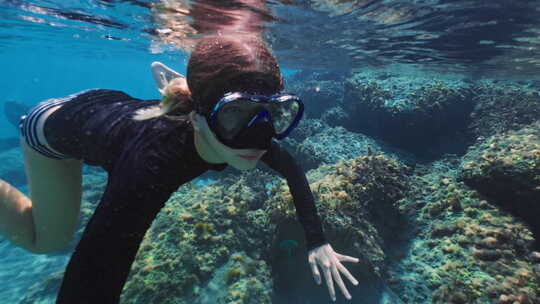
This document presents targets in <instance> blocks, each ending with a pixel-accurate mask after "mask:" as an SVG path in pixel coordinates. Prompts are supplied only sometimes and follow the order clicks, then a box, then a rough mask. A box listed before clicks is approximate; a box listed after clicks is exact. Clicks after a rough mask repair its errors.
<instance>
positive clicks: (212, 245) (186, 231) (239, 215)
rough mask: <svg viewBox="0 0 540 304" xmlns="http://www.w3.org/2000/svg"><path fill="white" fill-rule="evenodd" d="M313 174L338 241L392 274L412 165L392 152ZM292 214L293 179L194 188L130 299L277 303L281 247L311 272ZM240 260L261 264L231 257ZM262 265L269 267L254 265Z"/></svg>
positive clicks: (164, 216) (147, 248)
mask: <svg viewBox="0 0 540 304" xmlns="http://www.w3.org/2000/svg"><path fill="white" fill-rule="evenodd" d="M309 179H310V180H312V181H313V183H312V184H311V187H312V189H313V192H314V194H315V197H316V200H317V202H318V203H319V209H320V214H321V216H322V218H324V227H325V229H326V232H327V234H328V236H329V239H330V240H332V244H333V245H334V248H337V249H336V250H338V249H340V250H342V251H343V252H345V253H348V254H351V255H353V256H362V257H364V260H365V261H366V265H363V268H358V269H356V271H366V269H367V270H368V271H375V272H381V271H383V268H384V259H385V255H384V252H383V248H384V241H383V236H382V235H384V234H387V233H389V232H387V231H386V229H388V227H387V226H388V224H393V225H398V223H399V215H398V214H397V212H396V211H395V208H393V205H392V203H393V202H395V201H396V200H397V199H399V198H400V197H401V193H402V192H403V189H405V188H406V183H407V177H406V168H405V167H404V166H403V165H401V164H400V163H399V162H397V161H396V160H395V159H391V158H388V157H385V156H383V155H373V156H362V157H358V158H356V159H353V160H351V161H345V162H340V163H338V164H336V165H331V166H324V167H322V168H320V169H319V170H314V171H312V172H311V173H310V174H309ZM258 206H260V208H258ZM382 214H384V215H385V217H383V216H382ZM392 214H394V215H392ZM393 216H394V217H393ZM287 221H293V222H296V216H295V209H294V206H293V203H292V197H291V196H290V193H289V189H288V187H287V185H286V183H285V181H283V180H280V179H277V178H276V177H273V176H269V175H266V174H264V173H262V172H261V171H257V170H255V171H250V172H246V173H243V174H242V175H241V176H240V177H239V176H231V177H230V178H226V179H224V180H222V181H221V182H219V183H214V184H212V185H208V186H205V187H202V188H197V187H196V186H194V185H193V184H190V185H185V186H183V187H182V188H181V189H180V191H178V192H177V193H176V194H175V195H174V196H173V197H172V198H171V200H170V201H169V202H168V203H167V205H166V207H165V208H164V210H162V212H161V213H160V215H159V216H158V218H157V219H156V221H155V222H154V224H153V226H152V228H151V230H150V231H149V232H148V233H147V235H146V237H145V239H144V241H143V244H142V245H141V248H140V250H139V253H138V256H137V258H136V261H135V263H134V265H133V268H132V271H131V274H130V279H129V281H128V282H127V284H126V286H125V289H124V292H123V295H122V303H140V302H159V303H210V302H205V301H207V300H206V297H207V296H209V294H214V296H213V299H214V300H215V299H219V300H216V302H211V303H270V302H269V301H270V298H269V295H270V294H271V290H272V284H271V283H272V277H271V276H270V273H269V269H270V267H271V265H272V263H274V262H275V261H274V260H273V259H272V257H270V253H271V252H275V251H276V250H277V251H281V252H286V253H287V256H288V257H289V258H292V256H296V255H297V254H304V258H303V264H305V266H306V268H305V273H308V272H309V268H307V256H306V255H305V243H304V239H303V238H301V237H298V238H297V237H294V235H298V234H297V232H298V231H299V230H296V231H292V230H290V229H288V228H284V227H285V226H283V224H284V223H286V222H287ZM280 229H281V230H282V233H281V235H280V237H275V236H274V233H273V232H274V231H277V230H280ZM300 230H301V228H300ZM300 235H301V234H300ZM285 240H286V241H285ZM351 244H354V245H353V246H350V245H351ZM293 250H294V251H293ZM235 252H237V253H240V252H242V254H234V253H235ZM239 256H241V257H242V258H239ZM239 259H241V260H245V261H247V260H249V261H251V262H249V263H248V262H246V263H245V264H246V265H244V266H242V267H244V268H242V267H239V266H238V265H237V264H234V263H233V264H231V263H232V262H231V261H236V262H237V260H239ZM249 265H252V266H249ZM254 265H255V266H254ZM252 267H255V268H258V269H260V271H253V270H251V271H250V270H246V269H245V268H252ZM353 271H354V270H353ZM221 273H223V274H221ZM273 276H279V275H277V274H275V273H274V275H273ZM233 282H243V283H238V284H236V283H233ZM256 282H259V283H257V284H255V283H256ZM262 282H264V283H262ZM212 286H214V287H212ZM215 286H220V287H219V288H216V287H215ZM217 289H220V292H221V293H219V292H217V291H215V292H210V291H209V290H217ZM255 295H256V296H255ZM233 298H234V299H233ZM254 299H256V301H257V302H252V301H255V300H254ZM220 301H224V302H220ZM230 301H232V302H230Z"/></svg>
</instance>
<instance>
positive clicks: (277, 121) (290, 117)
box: [268, 100, 300, 134]
mask: <svg viewBox="0 0 540 304" xmlns="http://www.w3.org/2000/svg"><path fill="white" fill-rule="evenodd" d="M299 110H300V105H299V103H298V102H297V101H296V100H289V101H283V102H279V103H271V104H269V105H268V111H269V112H270V116H271V118H272V122H273V124H274V129H275V130H276V133H277V134H281V133H283V132H285V131H286V130H287V129H288V128H289V127H290V126H291V125H292V124H293V122H294V120H295V118H296V116H297V115H298V111H299Z"/></svg>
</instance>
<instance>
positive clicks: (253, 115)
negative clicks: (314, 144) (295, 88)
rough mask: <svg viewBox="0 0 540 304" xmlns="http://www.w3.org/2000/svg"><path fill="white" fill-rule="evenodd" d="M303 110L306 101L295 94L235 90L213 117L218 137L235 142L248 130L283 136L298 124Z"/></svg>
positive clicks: (215, 111)
mask: <svg viewBox="0 0 540 304" xmlns="http://www.w3.org/2000/svg"><path fill="white" fill-rule="evenodd" d="M303 113H304V104H303V103H302V101H301V100H300V98H298V97H297V96H295V95H291V94H274V95H271V96H265V95H252V94H247V93H240V92H234V93H227V94H225V95H224V96H223V98H221V99H220V100H219V101H218V103H217V104H216V105H215V106H214V108H213V109H212V111H211V113H210V115H209V118H210V119H209V120H210V123H211V125H213V126H214V129H215V130H214V131H215V132H216V133H217V135H218V137H220V139H222V140H224V141H225V142H229V143H231V142H234V141H235V138H237V137H238V136H241V135H242V133H246V130H254V131H253V132H255V130H257V131H256V133H265V134H259V136H262V137H270V138H272V137H273V138H276V139H283V138H285V137H286V136H287V135H289V134H290V133H291V131H292V130H293V129H294V128H295V127H296V126H297V125H298V123H299V122H300V119H302V115H303ZM263 126H264V127H263ZM216 129H217V130H216ZM250 133H252V132H250ZM256 135H257V134H252V136H256ZM246 144H247V143H246ZM243 146H245V145H243Z"/></svg>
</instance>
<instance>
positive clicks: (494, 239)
mask: <svg viewBox="0 0 540 304" xmlns="http://www.w3.org/2000/svg"><path fill="white" fill-rule="evenodd" d="M459 163H460V160H459V159H453V160H448V161H440V162H436V163H434V164H432V165H431V166H428V167H424V168H417V171H416V174H415V177H414V178H413V179H412V182H411V188H410V191H409V194H408V195H407V197H406V198H404V199H402V200H400V201H399V205H400V208H401V210H402V211H403V212H405V213H408V214H410V217H409V218H410V219H412V220H413V222H414V223H413V226H414V227H416V229H417V232H416V235H417V236H416V237H415V238H414V239H412V241H411V244H410V246H409V249H408V250H407V251H406V252H404V253H403V257H402V259H401V260H396V261H394V262H395V264H394V266H395V267H391V268H393V269H392V271H391V272H390V273H391V275H390V277H391V279H390V280H389V281H390V283H391V286H393V287H394V290H399V294H400V297H401V298H402V299H403V300H404V301H405V302H406V303H440V304H442V303H455V304H459V303H462V304H465V303H467V304H468V303H498V304H506V303H522V304H525V303H529V304H532V303H538V302H539V301H540V276H539V274H540V272H539V271H540V269H539V266H538V262H539V261H540V260H539V257H540V253H539V252H536V251H534V250H533V242H534V238H533V236H532V233H531V230H530V229H529V228H528V227H527V225H526V224H525V223H523V221H521V220H520V219H519V218H516V217H514V216H512V215H511V214H509V213H507V212H505V211H504V210H501V209H500V208H498V206H497V205H496V204H495V203H493V202H492V201H491V200H487V199H485V198H484V197H483V196H482V195H481V194H480V193H478V192H477V191H475V190H471V189H469V188H468V187H467V186H466V185H465V184H464V183H463V182H460V181H459V180H458V175H457V172H458V168H459Z"/></svg>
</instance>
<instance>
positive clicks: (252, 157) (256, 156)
mask: <svg viewBox="0 0 540 304" xmlns="http://www.w3.org/2000/svg"><path fill="white" fill-rule="evenodd" d="M264 153H266V151H264V152H259V153H254V154H238V156H239V157H241V158H243V159H248V160H256V159H259V158H260V157H261V156H262V155H263V154H264Z"/></svg>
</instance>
